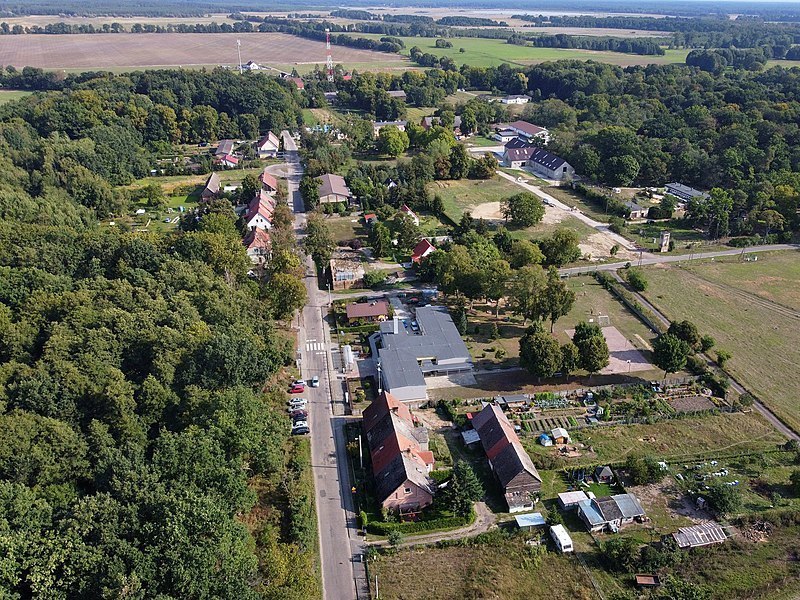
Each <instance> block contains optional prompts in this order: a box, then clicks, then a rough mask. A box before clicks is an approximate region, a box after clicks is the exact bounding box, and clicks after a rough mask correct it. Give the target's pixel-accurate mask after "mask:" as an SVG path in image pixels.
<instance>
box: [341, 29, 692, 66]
mask: <svg viewBox="0 0 800 600" xmlns="http://www.w3.org/2000/svg"><path fill="white" fill-rule="evenodd" d="M354 35H357V36H358V37H375V38H379V37H381V36H380V35H377V34H375V35H370V34H361V33H359V34H354ZM401 39H402V40H403V41H404V42H405V45H406V49H405V50H403V53H404V54H405V55H408V51H409V50H410V49H411V48H412V47H414V46H418V47H419V48H420V49H422V51H423V52H428V53H430V54H433V55H435V56H440V57H442V56H448V57H450V58H452V59H453V60H454V61H455V62H456V64H458V65H462V64H468V65H470V66H473V67H496V66H498V65H501V64H503V63H508V64H512V65H517V66H525V65H532V64H536V63H540V62H545V61H551V60H564V59H578V60H595V61H598V62H604V63H609V64H613V65H622V66H629V65H647V64H659V65H664V64H670V63H683V62H684V61H685V60H686V55H687V54H688V50H666V54H665V55H664V56H639V55H636V54H623V53H620V52H595V51H591V50H573V49H562V48H531V47H526V46H517V45H515V44H507V43H506V42H505V41H504V40H492V39H485V38H450V39H449V41H451V42H452V43H453V47H452V48H436V46H435V44H436V40H435V39H434V38H420V37H403V38H401ZM461 48H464V50H465V51H464V52H460V51H459V50H460V49H461Z"/></svg>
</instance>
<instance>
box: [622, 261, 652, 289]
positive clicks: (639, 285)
mask: <svg viewBox="0 0 800 600" xmlns="http://www.w3.org/2000/svg"><path fill="white" fill-rule="evenodd" d="M625 274H626V277H625V278H626V279H627V280H628V283H629V284H630V286H631V287H632V288H633V289H634V290H636V291H637V292H643V291H645V290H646V289H647V279H645V276H644V273H642V270H641V269H639V268H637V267H631V268H630V269H626V270H625Z"/></svg>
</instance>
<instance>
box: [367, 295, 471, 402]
mask: <svg viewBox="0 0 800 600" xmlns="http://www.w3.org/2000/svg"><path fill="white" fill-rule="evenodd" d="M416 318H417V322H418V324H419V332H418V333H415V332H411V331H409V330H407V329H406V327H405V326H404V325H403V323H402V322H401V321H400V320H399V319H394V320H393V321H386V322H384V323H381V325H380V331H378V332H377V333H375V334H373V335H372V336H371V338H370V340H371V343H372V344H373V345H374V347H375V348H376V350H377V353H376V355H377V357H378V367H379V369H380V377H381V382H382V384H383V388H384V389H385V390H386V391H388V392H390V393H391V394H393V395H394V396H395V397H396V398H397V399H399V400H401V401H403V402H407V403H408V402H413V403H420V402H424V401H425V400H427V397H428V395H427V390H426V384H425V376H426V375H446V374H448V373H454V372H459V371H471V370H472V357H471V356H470V353H469V350H468V349H467V346H466V344H464V340H462V339H461V335H460V334H459V333H458V330H457V329H456V326H455V324H454V323H453V319H451V318H450V314H449V313H448V312H447V309H446V308H445V307H443V306H421V307H419V308H418V309H417V313H416Z"/></svg>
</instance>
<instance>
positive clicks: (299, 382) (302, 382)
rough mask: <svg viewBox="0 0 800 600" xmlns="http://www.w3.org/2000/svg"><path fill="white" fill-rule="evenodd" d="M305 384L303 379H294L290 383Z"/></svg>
mask: <svg viewBox="0 0 800 600" xmlns="http://www.w3.org/2000/svg"><path fill="white" fill-rule="evenodd" d="M305 384H306V380H305V379H295V380H294V381H293V382H292V384H291V385H305Z"/></svg>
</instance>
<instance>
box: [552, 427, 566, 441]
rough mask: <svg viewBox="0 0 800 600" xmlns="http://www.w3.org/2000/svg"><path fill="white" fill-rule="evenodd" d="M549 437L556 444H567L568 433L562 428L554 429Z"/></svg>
mask: <svg viewBox="0 0 800 600" xmlns="http://www.w3.org/2000/svg"><path fill="white" fill-rule="evenodd" d="M550 437H551V438H553V441H554V442H555V443H556V444H569V441H570V440H569V433H568V432H567V430H566V429H564V428H563V427H556V428H555V429H553V431H551V432H550Z"/></svg>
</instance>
